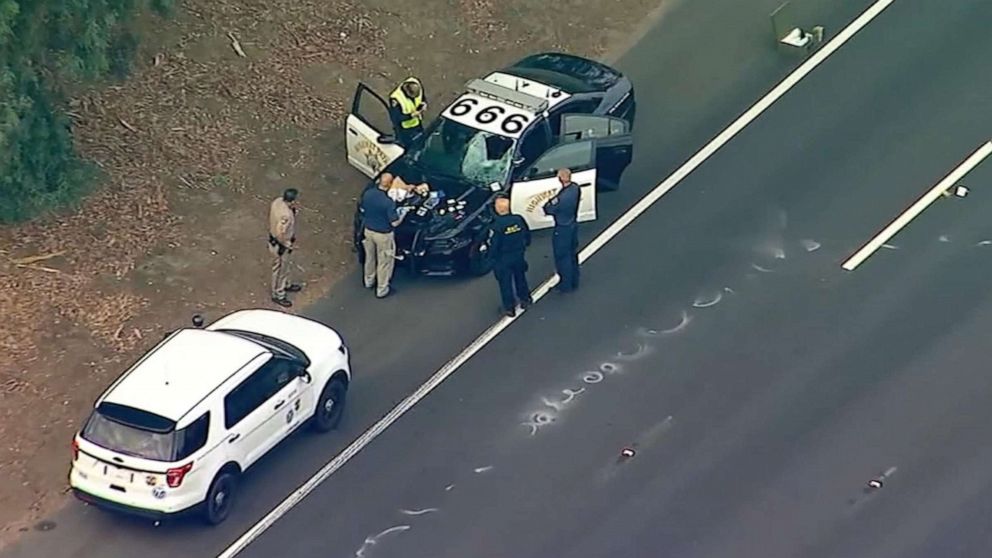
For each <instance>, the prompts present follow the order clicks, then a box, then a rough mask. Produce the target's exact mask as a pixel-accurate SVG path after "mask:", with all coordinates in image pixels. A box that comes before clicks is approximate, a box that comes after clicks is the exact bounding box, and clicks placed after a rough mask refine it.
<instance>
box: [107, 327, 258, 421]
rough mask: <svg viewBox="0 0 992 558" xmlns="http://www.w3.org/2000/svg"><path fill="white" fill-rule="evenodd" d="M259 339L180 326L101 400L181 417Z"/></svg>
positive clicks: (247, 356) (239, 364)
mask: <svg viewBox="0 0 992 558" xmlns="http://www.w3.org/2000/svg"><path fill="white" fill-rule="evenodd" d="M266 352H267V351H266V350H265V349H263V348H262V347H261V346H260V345H258V344H256V343H253V342H251V341H249V340H247V339H244V338H241V337H237V336H234V335H230V334H227V333H222V332H216V331H207V330H204V329H182V330H179V331H178V332H176V333H174V334H172V335H171V336H170V337H169V338H168V339H167V340H166V341H164V342H163V343H161V344H160V345H159V346H158V347H157V348H155V349H153V350H152V351H151V352H149V353H148V354H146V355H145V356H144V357H143V358H142V359H141V360H139V361H138V362H137V363H136V364H135V365H134V366H132V367H131V369H130V370H129V371H128V372H126V373H125V374H124V375H123V376H121V377H120V379H118V380H117V382H116V383H114V385H112V386H111V387H110V388H109V389H108V390H107V391H106V393H105V394H104V396H103V397H102V398H101V400H100V401H99V403H104V402H106V403H116V404H118V405H126V406H128V407H134V408H137V409H140V410H142V411H147V412H150V413H154V414H156V415H159V416H162V417H164V418H167V419H169V420H172V421H179V420H180V419H181V418H183V416H184V415H186V414H187V413H189V411H191V410H192V409H193V408H194V407H195V406H196V405H197V404H198V403H199V402H200V401H202V400H203V399H204V398H206V397H207V396H208V395H210V393H211V392H213V391H214V390H215V389H216V388H217V387H218V386H220V385H221V384H223V383H224V382H225V381H226V380H227V379H228V378H230V377H231V376H232V375H234V374H235V373H236V372H237V371H238V370H240V369H241V368H243V367H244V366H245V365H246V364H248V363H250V362H251V361H252V360H254V359H256V358H257V357H258V356H260V355H262V354H265V353H266Z"/></svg>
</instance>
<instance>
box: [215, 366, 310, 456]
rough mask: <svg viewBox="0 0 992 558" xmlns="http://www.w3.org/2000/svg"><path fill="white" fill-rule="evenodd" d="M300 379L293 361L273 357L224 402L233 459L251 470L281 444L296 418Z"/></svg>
mask: <svg viewBox="0 0 992 558" xmlns="http://www.w3.org/2000/svg"><path fill="white" fill-rule="evenodd" d="M299 383H300V379H299V378H298V377H293V374H292V367H291V366H290V363H289V361H287V360H285V359H282V358H277V357H273V358H272V359H270V360H269V361H268V362H266V363H265V364H263V365H262V366H261V367H260V368H259V369H258V370H256V371H255V372H254V373H252V374H251V375H249V376H248V377H247V378H246V379H245V380H244V381H242V382H241V383H240V384H238V386H237V387H235V388H234V389H233V390H231V392H230V393H229V394H228V395H227V396H226V397H225V398H224V425H225V427H226V428H227V429H228V437H227V441H228V444H230V451H231V454H232V457H237V458H238V460H239V462H240V463H241V464H242V466H243V467H245V468H247V467H248V466H250V465H251V464H252V463H254V462H255V461H257V460H258V459H259V458H260V457H262V456H263V455H265V454H266V453H267V452H268V451H269V450H270V449H272V448H273V447H274V446H275V445H276V444H278V443H279V441H281V440H282V439H283V438H284V437H285V436H286V433H287V431H288V425H289V423H290V422H291V421H292V419H293V417H292V415H291V414H289V413H288V411H289V409H292V408H293V403H292V401H293V400H294V399H296V398H297V397H298V396H299V391H300V389H299Z"/></svg>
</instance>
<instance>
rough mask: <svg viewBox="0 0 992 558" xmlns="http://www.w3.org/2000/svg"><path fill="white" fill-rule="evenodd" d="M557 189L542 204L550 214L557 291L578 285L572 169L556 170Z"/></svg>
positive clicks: (576, 202) (575, 186)
mask: <svg viewBox="0 0 992 558" xmlns="http://www.w3.org/2000/svg"><path fill="white" fill-rule="evenodd" d="M558 181H559V182H561V190H560V191H559V192H558V194H557V195H555V197H553V198H551V199H550V200H548V202H547V203H545V204H544V208H543V209H544V213H545V214H547V215H550V216H552V217H554V220H555V231H554V236H552V238H551V247H552V249H553V251H554V255H555V271H557V272H558V277H559V281H558V286H557V287H555V289H556V290H557V291H558V292H560V293H569V292H572V291H574V290H575V289H578V288H579V223H578V217H579V185H578V184H576V183H574V182H572V171H570V170H569V169H559V170H558Z"/></svg>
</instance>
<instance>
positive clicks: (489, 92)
mask: <svg viewBox="0 0 992 558" xmlns="http://www.w3.org/2000/svg"><path fill="white" fill-rule="evenodd" d="M465 89H466V91H468V92H469V93H472V94H474V95H478V96H480V97H488V98H490V99H494V100H497V101H500V102H503V103H506V104H508V105H512V106H515V107H517V108H521V109H524V110H526V111H530V112H532V113H534V114H538V113H541V112H544V111H546V110H548V105H549V103H548V100H547V99H542V98H540V97H535V96H533V95H528V94H527V93H522V92H520V91H514V90H513V89H510V88H509V87H503V86H502V85H497V84H495V83H492V82H489V81H485V80H482V79H478V78H476V79H473V80H472V81H470V82H468V83H467V84H465Z"/></svg>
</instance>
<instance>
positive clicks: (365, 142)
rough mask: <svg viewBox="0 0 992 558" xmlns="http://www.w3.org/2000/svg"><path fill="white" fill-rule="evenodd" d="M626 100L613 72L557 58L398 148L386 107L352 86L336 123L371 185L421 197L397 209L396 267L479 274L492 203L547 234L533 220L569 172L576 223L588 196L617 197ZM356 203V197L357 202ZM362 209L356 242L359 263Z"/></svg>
mask: <svg viewBox="0 0 992 558" xmlns="http://www.w3.org/2000/svg"><path fill="white" fill-rule="evenodd" d="M634 112H635V100H634V89H633V85H632V84H631V82H630V80H629V79H628V78H626V77H625V76H624V75H623V74H621V73H620V72H619V71H617V70H615V69H613V68H610V67H609V66H606V65H604V64H601V63H599V62H594V61H592V60H588V59H585V58H581V57H578V56H573V55H569V54H561V53H542V54H535V55H531V56H528V57H526V58H524V59H522V60H520V61H518V62H516V63H515V64H513V65H511V66H509V67H507V68H504V69H501V70H499V71H495V72H492V73H490V74H489V75H487V76H486V77H484V78H482V79H473V80H472V81H470V82H468V83H467V84H466V86H465V90H464V92H463V93H462V94H461V95H460V96H458V97H457V98H456V99H455V100H454V101H453V102H452V103H451V104H449V105H448V106H446V107H445V108H444V110H442V111H441V114H440V116H439V117H438V118H437V119H435V120H434V121H433V122H431V123H430V124H429V125H428V126H427V127H426V128H425V130H424V133H423V134H422V135H421V136H420V137H419V138H418V139H417V140H416V141H415V142H413V143H412V144H411V145H410V146H408V147H406V148H404V147H403V146H401V145H399V144H398V143H397V142H396V140H395V134H394V130H393V129H392V124H391V123H390V120H389V118H388V105H387V103H386V101H385V99H384V98H383V97H382V96H380V95H378V94H376V93H375V92H374V91H373V90H372V89H370V88H369V87H367V86H366V85H364V84H359V86H358V89H357V91H356V93H355V98H354V101H353V104H352V113H351V114H350V115H349V116H348V118H347V122H346V132H345V134H346V143H347V151H348V162H349V163H350V164H351V165H352V166H354V167H355V168H357V169H358V170H359V171H361V172H362V173H364V174H365V175H367V176H368V177H369V178H371V179H373V180H371V181H370V182H369V183H368V185H367V186H366V188H374V187H375V180H374V179H375V178H377V177H378V176H379V175H380V174H382V173H383V172H389V173H391V174H393V175H394V176H399V177H401V178H402V179H403V181H404V182H406V183H409V184H421V183H426V184H428V185H429V186H430V193H429V194H423V195H414V196H411V197H410V198H408V199H406V200H404V201H403V202H402V203H401V204H400V205H401V206H408V207H409V210H408V211H409V214H408V215H407V217H406V219H405V220H404V221H403V223H402V224H401V225H400V226H399V227H398V228H397V230H396V251H397V256H398V258H400V259H402V260H403V262H404V263H405V264H406V265H408V266H409V268H410V270H411V271H412V272H414V273H416V274H419V275H459V274H469V275H481V274H484V273H487V272H488V271H489V270H490V269H491V267H492V264H491V261H490V258H489V255H488V252H487V246H486V231H487V227H488V224H489V222H490V221H491V219H492V216H493V213H492V204H491V203H490V202H491V201H492V200H493V198H494V197H495V196H496V195H498V194H507V195H509V198H510V205H511V210H512V211H513V212H514V213H517V214H519V215H521V216H522V217H523V218H524V219H526V221H527V224H528V225H529V226H530V227H531V229H533V230H540V229H544V228H548V227H551V226H553V221H552V219H551V217H549V216H546V215H545V214H544V212H543V210H542V206H543V204H544V202H545V201H546V200H548V199H550V198H551V197H553V196H554V195H555V194H556V193H557V192H558V190H559V188H560V185H559V184H558V180H557V178H556V176H555V173H556V171H557V169H559V168H562V167H568V168H570V169H571V170H572V179H573V180H574V181H575V182H576V183H577V184H579V185H580V191H581V201H580V206H579V222H587V221H592V220H595V219H596V217H597V215H596V194H597V191H602V190H614V189H616V188H618V187H619V185H620V179H621V176H622V175H623V172H624V170H625V169H626V168H627V166H628V165H629V164H630V162H631V158H632V157H633V140H632V136H631V133H632V130H633V124H634ZM360 199H361V197H360V196H359V200H360ZM363 230H364V223H363V218H362V212H361V207H360V206H359V207H358V208H356V212H355V218H354V239H353V240H354V243H355V248H356V251H357V252H358V257H359V261H364V251H363V249H362V244H361V240H362V235H363Z"/></svg>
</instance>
